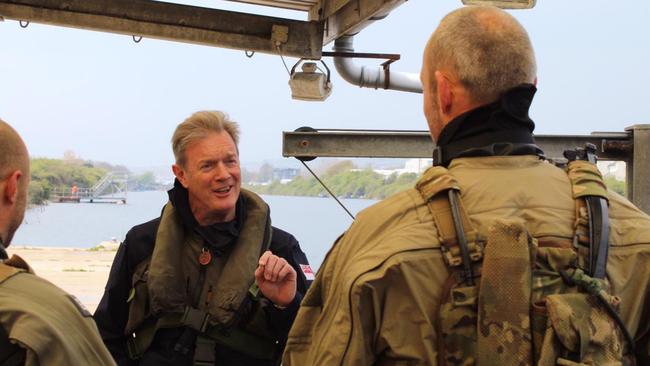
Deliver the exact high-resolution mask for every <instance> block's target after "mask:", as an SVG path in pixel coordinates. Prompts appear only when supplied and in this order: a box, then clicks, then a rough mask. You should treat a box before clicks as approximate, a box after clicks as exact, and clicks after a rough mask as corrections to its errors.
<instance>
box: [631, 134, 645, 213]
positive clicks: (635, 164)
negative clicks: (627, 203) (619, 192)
mask: <svg viewBox="0 0 650 366" xmlns="http://www.w3.org/2000/svg"><path fill="white" fill-rule="evenodd" d="M626 130H627V131H628V132H630V133H631V134H632V141H633V142H634V153H633V154H632V159H631V160H632V161H631V163H630V162H628V164H627V166H628V168H627V173H628V174H627V177H626V178H627V182H628V184H627V189H628V192H627V194H628V197H630V198H631V200H632V202H634V204H635V205H636V206H637V207H639V208H640V209H642V210H643V211H645V212H646V213H650V125H634V126H632V127H628V128H627V129H626Z"/></svg>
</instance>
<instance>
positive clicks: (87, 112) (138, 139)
mask: <svg viewBox="0 0 650 366" xmlns="http://www.w3.org/2000/svg"><path fill="white" fill-rule="evenodd" d="M185 3H191V4H195V5H200V6H211V7H217V8H221V9H230V10H245V11H246V10H250V9H256V10H260V9H261V8H260V7H254V8H251V7H247V6H241V5H238V4H232V3H223V2H221V1H217V0H210V1H208V0H206V1H185ZM459 6H461V1H460V0H410V1H408V2H406V3H405V4H403V5H401V6H399V7H398V8H396V9H395V10H394V11H393V12H392V13H391V14H390V15H389V16H388V17H387V18H385V19H383V20H381V21H378V22H375V23H373V24H372V25H370V26H368V27H367V28H365V29H364V30H363V31H362V32H361V33H360V34H359V35H357V36H356V37H355V50H356V51H357V52H376V53H399V54H401V60H400V61H398V62H397V63H395V64H393V66H392V69H393V70H396V71H405V72H413V73H419V70H420V66H421V58H422V49H423V47H424V44H425V43H426V41H427V39H428V37H429V35H430V34H431V32H432V31H433V30H434V29H435V27H436V26H437V24H438V22H439V21H440V19H441V18H442V17H443V16H444V15H445V14H446V13H448V12H449V11H451V10H453V9H455V8H457V7H459ZM263 11H264V12H265V13H266V14H268V15H275V16H283V17H291V18H297V19H306V14H304V13H297V12H289V11H278V10H275V9H266V10H263ZM512 14H513V15H514V16H515V17H516V18H517V19H519V20H520V22H521V23H522V24H523V25H524V27H525V28H526V29H527V30H528V32H529V35H530V37H531V40H532V43H533V46H534V48H535V53H536V56H537V60H538V89H539V90H538V93H537V96H536V98H535V101H534V102H533V107H532V109H531V116H532V118H533V119H534V120H535V121H536V124H537V128H536V131H535V132H536V133H538V134H588V133H590V132H592V131H613V132H620V131H623V130H624V128H625V127H628V126H631V125H634V124H650V106H649V104H650V102H649V99H650V93H649V92H648V85H650V71H649V69H648V67H649V66H650V21H648V19H650V2H648V1H647V0H636V1H633V0H626V1H613V0H609V1H605V0H571V1H562V0H538V1H537V6H536V7H535V8H534V9H532V10H519V11H512ZM331 46H332V45H331V44H330V45H327V46H325V48H324V50H330V48H331ZM285 61H286V62H287V64H288V65H289V67H291V65H293V64H294V63H295V62H296V61H297V60H296V59H295V58H290V57H287V58H285ZM325 62H326V63H327V64H328V65H329V66H330V68H331V69H332V70H334V67H333V62H332V60H331V59H328V58H325ZM356 62H358V63H360V64H364V65H371V66H375V65H378V64H379V63H380V62H381V61H378V60H359V61H356ZM287 82H288V75H287V72H286V70H285V68H284V66H283V64H282V60H281V59H280V57H279V56H273V55H265V54H261V53H257V54H255V55H254V56H253V57H252V58H247V57H246V56H245V54H244V52H243V51H236V50H229V49H220V48H214V47H208V46H198V45H190V44H183V43H177V42H170V41H159V40H153V39H147V38H144V39H142V41H141V42H140V43H137V44H136V43H135V42H133V40H132V38H131V37H129V36H124V35H116V34H110V33H102V32H92V31H86V30H78V29H70V28H62V27H52V26H46V25H41V24H35V23H34V24H30V25H29V26H28V27H27V28H26V29H23V28H21V27H20V26H19V24H18V22H16V21H12V20H6V21H4V22H0V118H2V119H4V120H5V121H7V122H8V123H9V124H11V125H12V126H13V127H14V128H16V129H17V130H18V132H19V133H20V134H21V135H22V137H23V139H24V140H25V142H26V144H27V146H28V148H29V150H30V154H31V155H32V157H52V158H61V157H62V156H63V153H64V151H66V150H72V151H74V152H75V153H76V154H77V155H78V156H80V157H81V158H83V159H88V160H97V161H106V162H109V163H113V164H120V165H126V166H127V167H130V168H132V169H136V170H138V169H144V168H148V167H153V166H169V165H171V163H172V162H173V155H172V152H171V147H170V138H171V135H172V133H173V130H174V128H175V127H176V125H177V124H178V123H180V122H181V121H183V120H184V119H185V118H186V117H188V116H189V115H190V114H192V113H193V112H195V111H197V110H202V109H217V110H222V111H225V112H227V113H228V114H229V115H230V117H231V118H232V119H233V120H235V121H237V122H239V123H240V126H241V129H242V137H241V142H240V152H241V160H242V164H243V165H244V166H245V165H246V164H260V163H262V162H271V163H274V164H281V163H282V162H285V163H286V165H287V166H295V167H299V163H298V162H296V161H295V160H294V159H282V150H281V146H282V131H293V130H295V129H296V128H298V127H300V126H311V127H314V128H357V129H408V130H425V129H426V122H425V119H424V117H423V114H422V96H421V95H420V94H413V93H404V92H398V91H385V90H373V89H366V88H363V89H362V88H359V87H357V86H353V85H350V84H348V83H347V82H345V81H344V80H342V79H341V78H340V77H339V76H338V75H337V74H336V72H334V73H333V75H332V82H333V84H334V89H333V93H332V95H331V96H330V97H329V99H327V100H326V101H325V102H305V101H297V100H292V99H291V97H290V94H291V92H290V89H289V87H288V84H287Z"/></svg>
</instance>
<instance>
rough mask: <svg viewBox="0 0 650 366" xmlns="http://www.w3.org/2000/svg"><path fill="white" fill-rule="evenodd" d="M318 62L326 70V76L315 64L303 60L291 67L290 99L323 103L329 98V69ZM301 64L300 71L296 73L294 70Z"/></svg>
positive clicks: (330, 87)
mask: <svg viewBox="0 0 650 366" xmlns="http://www.w3.org/2000/svg"><path fill="white" fill-rule="evenodd" d="M320 62H321V63H322V64H323V66H324V67H325V70H327V74H325V73H324V72H323V71H322V70H321V69H320V68H319V67H318V64H316V62H305V60H304V59H300V60H298V62H296V64H295V65H293V67H292V68H291V77H290V78H289V87H290V88H291V98H293V99H298V100H307V101H323V100H325V99H327V97H329V96H330V94H331V93H332V82H331V81H330V69H329V68H328V67H327V65H325V62H323V60H320ZM301 63H302V68H301V70H302V71H296V68H297V67H298V65H300V64H301ZM319 71H320V72H319Z"/></svg>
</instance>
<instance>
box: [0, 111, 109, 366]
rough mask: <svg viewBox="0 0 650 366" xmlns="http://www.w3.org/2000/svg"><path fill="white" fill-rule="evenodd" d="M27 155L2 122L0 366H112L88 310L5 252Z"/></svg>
mask: <svg viewBox="0 0 650 366" xmlns="http://www.w3.org/2000/svg"><path fill="white" fill-rule="evenodd" d="M29 181H30V177H29V154H28V152H27V147H26V146H25V144H24V143H23V141H22V139H21V138H20V136H19V135H18V133H17V132H16V131H15V130H14V129H13V128H12V127H11V126H9V124H7V123H6V122H4V121H2V120H0V364H2V365H114V362H113V359H112V357H111V355H110V354H109V353H108V351H107V350H106V347H104V344H103V343H102V340H101V338H100V337H99V333H98V332H97V327H96V326H95V323H94V322H93V319H92V318H91V316H90V313H89V312H88V310H86V308H85V307H84V306H83V305H82V304H81V303H80V302H79V300H77V299H76V298H75V297H74V296H72V295H70V294H67V293H66V292H64V291H63V290H61V289H59V288H58V287H56V286H54V285H52V284H51V283H50V282H48V281H46V280H44V279H42V278H40V277H38V276H36V275H35V274H34V271H33V270H32V269H31V268H30V267H29V265H28V264H27V263H26V262H25V261H24V260H23V259H22V258H20V257H19V256H17V255H13V256H11V258H8V255H7V252H6V250H5V249H6V248H7V247H8V246H9V245H10V244H11V240H12V239H13V236H14V233H15V232H16V230H18V227H19V226H20V224H21V223H22V221H23V217H24V215H25V208H26V206H27V186H28V185H29Z"/></svg>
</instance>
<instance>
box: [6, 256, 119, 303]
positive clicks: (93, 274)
mask: <svg viewBox="0 0 650 366" xmlns="http://www.w3.org/2000/svg"><path fill="white" fill-rule="evenodd" d="M95 248H96V247H95ZM7 253H8V254H9V256H11V255H13V254H16V255H18V256H20V257H21V258H23V259H24V260H25V261H26V262H27V263H28V264H29V265H30V266H31V267H32V269H33V270H34V272H35V273H36V275H38V276H40V277H42V278H45V279H46V280H48V281H50V282H52V283H53V284H55V285H56V286H58V287H60V288H62V289H63V290H65V291H67V292H69V293H71V294H73V295H75V296H76V297H77V298H78V299H79V301H81V302H82V303H83V304H84V305H85V306H86V307H87V308H88V310H89V311H90V312H91V313H93V312H94V311H95V309H96V308H97V305H98V304H99V301H100V299H101V297H102V295H103V293H104V286H105V285H106V280H107V279H108V274H109V272H110V269H111V264H112V263H113V258H114V257H115V254H116V253H117V252H116V251H115V250H111V249H93V248H67V247H36V246H34V247H32V246H15V247H14V246H10V247H9V248H7Z"/></svg>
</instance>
